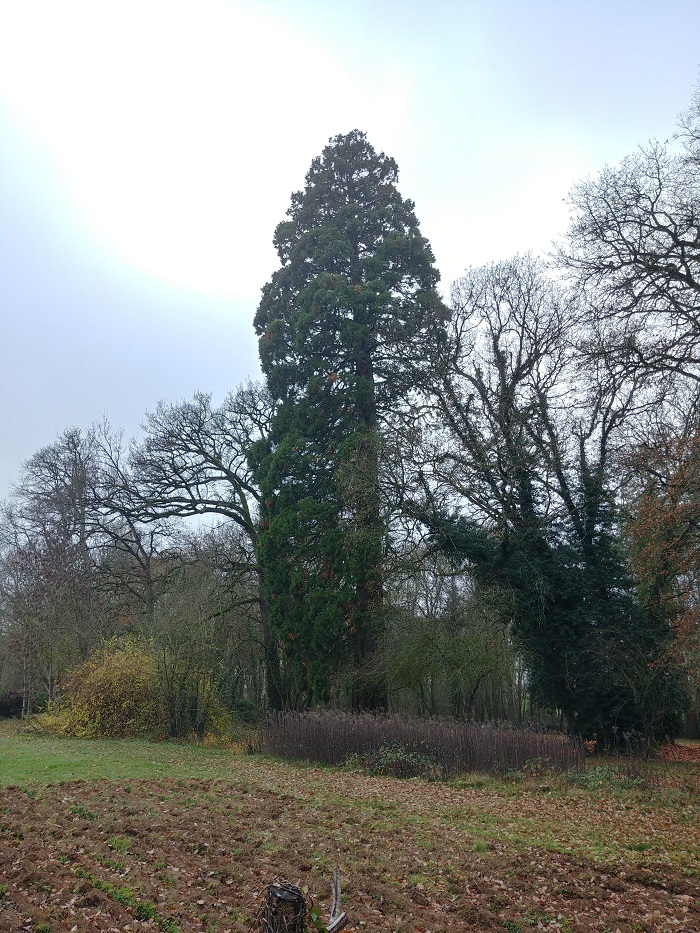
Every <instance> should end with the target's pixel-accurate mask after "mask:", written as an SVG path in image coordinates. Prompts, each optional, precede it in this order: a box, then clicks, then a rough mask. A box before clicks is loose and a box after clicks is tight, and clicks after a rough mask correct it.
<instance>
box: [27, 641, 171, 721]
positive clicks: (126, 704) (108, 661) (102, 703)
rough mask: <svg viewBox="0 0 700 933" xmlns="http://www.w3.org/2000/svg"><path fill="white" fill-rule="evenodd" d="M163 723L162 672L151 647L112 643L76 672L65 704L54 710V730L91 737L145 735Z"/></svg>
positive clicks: (51, 715) (138, 643) (67, 686)
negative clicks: (161, 702)
mask: <svg viewBox="0 0 700 933" xmlns="http://www.w3.org/2000/svg"><path fill="white" fill-rule="evenodd" d="M160 723H161V715H160V700H159V690H158V669H157V663H156V660H155V657H154V655H153V653H152V651H151V650H150V648H149V646H148V645H147V644H145V643H144V642H141V641H139V640H137V639H131V638H130V639H126V640H124V639H122V640H117V639H112V640H110V641H109V642H107V644H106V645H105V646H104V647H103V648H102V650H101V651H100V652H98V653H97V654H95V655H93V656H92V657H91V658H89V659H88V660H87V661H85V662H84V663H83V664H81V665H80V667H78V668H76V670H75V671H74V672H73V675H72V677H71V678H70V680H69V681H68V683H67V684H65V686H64V688H63V693H62V699H61V705H60V708H59V709H58V710H51V711H49V715H48V716H47V717H45V725H46V726H47V727H48V728H50V729H52V731H57V732H62V733H64V734H67V735H77V736H85V737H97V736H102V737H107V736H111V737H125V736H143V735H150V734H155V733H157V732H158V730H159V727H160Z"/></svg>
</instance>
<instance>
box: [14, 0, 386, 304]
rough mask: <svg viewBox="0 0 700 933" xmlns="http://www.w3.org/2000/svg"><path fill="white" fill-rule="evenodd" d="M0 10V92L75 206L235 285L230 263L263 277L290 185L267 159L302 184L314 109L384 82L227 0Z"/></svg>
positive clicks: (187, 273) (198, 279) (217, 289)
mask: <svg viewBox="0 0 700 933" xmlns="http://www.w3.org/2000/svg"><path fill="white" fill-rule="evenodd" d="M5 21H6V27H5V30H4V35H5V39H4V40H3V39H1V38H0V97H2V98H4V100H5V103H6V104H7V105H9V107H10V108H11V110H12V111H13V113H14V115H15V117H16V118H18V119H19V120H20V121H21V123H22V124H23V125H24V127H25V128H26V129H28V130H29V132H30V133H31V134H32V136H33V137H34V139H35V140H37V141H38V143H39V144H40V145H41V146H42V147H43V148H44V149H45V150H47V151H48V152H49V153H50V154H51V156H52V158H53V159H54V160H55V161H56V163H57V164H58V168H59V171H60V173H61V176H62V178H63V181H64V184H65V186H66V188H67V190H68V191H69V192H70V197H71V199H72V201H73V202H74V204H75V205H76V206H77V210H78V212H79V214H80V219H81V221H82V222H83V223H84V224H86V225H87V226H88V227H89V228H90V230H91V231H92V232H93V234H94V235H96V236H97V237H98V238H99V239H100V240H101V241H102V242H103V243H105V244H107V246H108V247H109V249H110V250H111V251H113V252H116V253H117V254H118V255H119V256H120V257H121V258H122V259H124V260H126V261H128V262H129V263H131V264H133V265H135V266H138V267H141V268H142V269H146V270H147V271H148V272H150V273H151V274H155V275H157V276H159V277H161V278H163V279H165V280H167V281H169V282H172V283H175V284H178V285H184V286H187V287H192V288H195V289H197V290H199V291H207V292H211V293H215V294H221V295H226V296H234V295H236V294H237V291H238V289H239V288H240V284H239V283H237V275H236V268H238V269H239V270H240V269H245V270H246V275H247V276H250V275H251V273H252V274H255V275H256V276H257V281H258V287H259V284H260V283H261V282H262V281H264V278H265V277H266V275H267V274H268V272H269V267H270V256H269V255H266V253H265V247H266V246H267V247H268V249H269V243H270V239H271V234H272V230H273V228H274V224H275V223H277V222H278V221H279V220H281V219H282V216H281V215H282V211H283V208H282V209H281V207H280V206H281V205H285V206H286V204H287V203H288V199H289V192H290V190H291V189H290V187H289V181H288V178H287V177H285V179H284V180H282V179H279V180H278V178H277V175H279V166H280V163H281V162H285V164H286V165H293V166H294V168H295V169H298V171H297V172H296V176H298V177H297V180H296V184H297V185H299V186H300V184H301V182H302V180H303V173H304V172H305V170H306V168H307V167H308V162H309V159H310V154H309V142H308V138H309V136H311V137H312V138H314V137H315V136H316V135H318V129H319V127H318V119H317V118H316V117H315V114H318V113H319V112H323V110H324V108H326V109H328V110H329V111H330V110H333V112H334V114H335V119H334V121H333V122H334V124H335V125H336V126H337V125H339V126H340V127H342V126H343V125H344V122H345V121H344V118H345V119H347V118H348V117H349V118H350V121H351V120H352V118H353V117H354V116H355V115H356V114H357V115H359V114H361V113H364V114H365V115H367V113H372V112H375V113H376V112H377V108H382V107H383V105H384V104H385V103H386V95H387V94H388V95H390V96H395V90H396V88H395V86H392V84H391V82H390V83H389V85H388V86H386V85H385V92H384V94H383V95H382V94H380V95H377V94H376V90H373V88H371V87H370V86H367V87H364V88H363V87H358V86H357V83H356V82H353V80H352V79H351V76H350V75H349V74H348V73H347V72H345V71H344V70H343V69H342V68H341V67H339V65H338V62H337V61H335V60H332V59H331V56H330V53H329V52H327V51H325V50H324V49H323V48H322V47H321V45H320V43H317V42H314V40H313V39H310V38H308V37H304V36H302V35H301V33H300V32H298V30H295V29H294V28H293V27H292V26H290V25H289V24H286V23H282V22H281V21H279V20H278V21H271V20H270V19H269V18H266V17H265V16H264V14H260V13H256V12H255V11H253V10H252V9H249V8H246V7H245V6H242V5H241V4H238V3H237V4H233V3H228V2H225V0H202V2H201V3H198V4H192V3H189V2H184V0H136V2H133V0H132V2H123V3H120V4H111V3H110V4H107V3H95V2H94V0H67V2H62V3H56V2H54V0H49V2H33V0H27V2H22V3H17V4H14V6H13V8H12V10H11V11H10V12H9V13H8V14H6V15H5ZM319 74H324V76H325V78H324V81H322V82H320V81H319V80H318V75H319ZM398 93H400V89H399V91H398ZM295 100H296V101H297V103H298V104H299V106H290V105H289V103H288V102H289V101H295ZM350 128H351V125H350V124H349V125H348V127H347V129H350ZM326 139H327V137H324V136H323V135H320V136H319V139H318V141H317V148H318V149H320V148H321V147H322V145H323V144H324V143H325V142H326ZM311 154H313V153H311ZM270 196H272V198H273V200H272V203H271V205H270V207H269V208H266V205H267V203H268V202H269V201H270ZM266 209H267V210H268V211H269V214H268V213H266ZM257 270H259V271H257Z"/></svg>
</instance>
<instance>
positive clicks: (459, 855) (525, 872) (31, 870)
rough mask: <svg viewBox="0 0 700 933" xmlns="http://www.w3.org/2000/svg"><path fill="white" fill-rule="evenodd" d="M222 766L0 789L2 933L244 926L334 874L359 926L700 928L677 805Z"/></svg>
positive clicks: (698, 849) (695, 839)
mask: <svg viewBox="0 0 700 933" xmlns="http://www.w3.org/2000/svg"><path fill="white" fill-rule="evenodd" d="M230 772H231V773H230V777H228V778H225V779H222V780H212V781H208V780H200V779H183V780H178V779H177V778H176V777H171V778H165V779H159V780H157V781H156V780H138V781H130V782H125V781H123V780H120V781H115V782H110V781H89V782H83V781H71V782H67V783H61V784H54V785H48V786H38V785H33V786H29V787H27V788H19V787H14V788H9V789H5V790H3V791H2V792H1V793H2V797H1V801H0V898H2V899H1V900H0V930H1V931H3V933H5V931H7V933H19V931H35V930H36V929H37V926H39V924H40V923H42V922H43V923H45V924H47V925H48V929H50V931H51V933H63V931H66V933H67V931H75V933H83V931H84V933H88V931H119V933H121V931H136V930H149V929H150V930H164V931H166V933H168V931H170V933H176V931H178V930H179V931H182V933H185V931H202V933H210V931H217V933H224V931H238V933H243V931H249V930H254V929H257V926H256V923H255V917H256V912H257V910H258V907H259V904H260V899H261V896H262V895H263V893H264V889H265V886H266V885H267V884H268V883H269V882H271V881H273V880H275V879H285V880H288V881H291V882H294V883H297V884H299V885H300V886H302V887H304V888H306V889H308V893H309V895H310V896H311V897H313V899H314V900H315V902H316V903H317V904H318V905H319V906H321V907H322V909H323V910H324V911H327V909H328V901H329V894H330V881H331V875H332V870H333V866H334V865H335V864H337V865H339V866H340V869H341V872H342V875H343V906H344V908H345V909H346V910H347V911H348V913H349V914H350V917H351V921H352V922H351V925H350V927H349V928H348V929H350V930H353V931H355V933H359V931H364V930H366V931H367V933H370V931H371V933H394V931H396V933H398V931H402V933H427V931H430V933H447V931H450V933H460V931H463V930H464V931H466V930H479V931H511V933H515V931H527V930H530V929H550V930H568V931H571V933H577V931H588V930H596V931H599V933H603V931H608V933H617V931H620V933H644V931H648V933H656V931H671V930H674V931H684V933H700V881H699V873H700V819H699V814H700V806H699V805H698V798H697V797H696V796H694V795H692V794H689V795H688V796H687V799H685V803H683V805H682V807H680V808H679V802H678V794H680V791H674V793H676V798H674V800H673V801H670V802H669V801H666V803H664V801H663V800H662V799H661V797H659V798H658V799H656V801H655V799H654V797H653V796H652V792H649V794H646V795H645V794H643V793H639V794H635V793H618V792H614V791H612V790H609V789H604V790H601V792H600V793H594V792H591V791H584V790H582V789H579V788H570V789H562V788H558V789H557V788H550V787H548V786H546V785H542V786H532V787H529V788H525V787H516V788H513V789H510V790H509V789H508V788H507V787H506V786H505V785H497V786H496V787H495V788H494V787H490V785H489V784H488V783H486V784H485V785H484V786H483V787H479V786H478V785H477V786H473V787H461V788H459V787H451V786H447V785H440V784H427V783H424V782H420V781H397V780H393V779H389V778H369V777H366V776H363V775H360V774H354V773H349V772H338V771H330V770H324V769H316V768H310V767H301V766H300V767H293V766H290V765H280V764H275V763H269V762H265V761H261V760H258V759H250V758H246V757H232V759H231V766H230ZM654 793H656V792H654ZM670 793H671V792H670V791H669V794H670ZM664 800H665V798H664ZM669 800H670V798H669ZM679 813H680V814H682V817H680V818H679V817H678V816H676V814H679ZM44 929H46V928H44Z"/></svg>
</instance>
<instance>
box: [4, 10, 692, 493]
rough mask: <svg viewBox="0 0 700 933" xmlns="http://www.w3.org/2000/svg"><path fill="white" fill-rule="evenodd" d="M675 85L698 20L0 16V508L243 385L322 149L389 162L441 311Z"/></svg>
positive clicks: (599, 13) (647, 123) (539, 239)
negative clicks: (110, 432) (119, 434)
mask: <svg viewBox="0 0 700 933" xmlns="http://www.w3.org/2000/svg"><path fill="white" fill-rule="evenodd" d="M699 76H700V0H666V2H665V3H664V4H660V3H658V0H653V2H652V0H587V2H585V3H582V2H581V0H527V2H524V0H461V2H460V0H430V2H428V0H422V2H418V0H352V2H349V0H334V2H331V0H257V2H254V3H253V2H250V3H246V2H239V0H133V2H132V0H118V2H116V0H115V2H113V0H60V2H57V0H44V2H39V0H0V499H1V498H3V497H4V496H6V495H7V493H8V491H9V488H10V484H11V483H12V482H14V481H16V480H17V479H18V478H19V474H20V470H21V464H22V462H23V461H24V460H26V459H27V458H28V457H30V456H31V455H32V454H33V453H34V452H35V451H36V450H38V449H39V448H40V447H42V446H43V445H45V444H47V443H50V442H51V441H53V440H54V439H55V437H56V435H57V434H59V433H60V432H61V431H62V430H64V429H65V428H67V427H83V428H86V427H88V426H89V425H90V424H91V423H92V422H94V421H97V420H100V419H101V418H102V417H103V416H105V415H106V416H107V417H108V419H109V420H110V421H111V423H112V425H113V426H114V427H116V428H123V429H124V431H125V433H126V435H127V436H130V435H133V434H135V433H137V432H138V429H139V426H140V424H141V422H142V421H143V417H144V413H145V412H146V411H147V410H152V409H153V408H154V407H155V405H156V404H157V402H158V401H159V400H160V399H166V400H168V401H173V402H175V401H179V400H180V399H183V398H188V397H190V396H191V395H192V394H193V393H194V392H195V391H197V390H199V389H201V390H205V391H211V392H212V393H213V394H214V398H215V400H216V401H217V402H218V401H220V400H221V399H222V398H223V396H224V395H225V393H226V392H227V391H228V390H229V389H231V388H233V387H234V386H236V385H237V384H238V383H239V382H241V381H242V380H244V379H245V378H247V377H248V376H252V377H256V376H257V374H258V364H257V352H256V345H255V338H254V334H253V330H252V319H253V315H254V313H255V309H256V306H257V303H258V298H259V293H260V288H261V287H262V285H263V284H264V283H265V281H266V280H267V279H268V278H269V276H270V274H271V273H272V271H273V270H274V269H275V267H276V256H275V253H274V251H273V249H272V245H271V240H272V235H273V232H274V228H275V226H276V225H277V223H279V221H280V220H282V219H283V218H284V215H285V211H286V210H287V207H288V205H289V197H290V194H291V192H292V191H293V190H298V189H300V188H301V187H303V183H304V176H305V173H306V171H307V170H308V167H309V164H310V162H311V160H312V158H313V157H314V156H316V155H318V154H319V153H320V152H321V150H322V148H323V146H324V145H325V144H326V143H327V141H328V139H329V138H330V137H331V136H335V135H337V134H338V133H347V132H349V131H350V130H351V129H353V128H359V129H361V130H364V131H365V132H367V133H368V136H369V139H370V142H371V143H372V144H373V145H374V146H375V148H376V149H378V150H383V151H385V152H386V153H387V154H389V155H392V156H393V157H394V158H395V159H396V160H397V162H398V164H399V169H400V179H399V187H400V189H401V192H402V194H403V195H404V196H406V197H409V198H411V199H412V200H414V201H415V203H416V213H417V216H418V218H419V220H420V222H421V227H422V230H423V233H424V234H425V235H426V236H427V237H428V239H429V240H430V241H431V243H432V246H433V250H434V252H435V255H436V259H437V265H438V267H439V269H440V270H441V273H442V281H443V287H444V291H445V293H446V294H447V292H448V290H449V285H450V283H451V282H452V281H453V280H454V279H455V278H456V277H457V276H459V275H460V274H461V272H462V270H463V269H465V268H466V267H467V266H469V265H479V264H482V263H485V262H489V261H492V260H498V259H502V258H506V257H508V256H510V255H512V254H513V253H515V252H518V251H520V252H522V251H526V250H531V251H534V252H538V251H546V250H547V249H548V248H549V247H550V244H551V241H552V240H553V239H554V238H555V237H557V236H558V235H560V234H562V233H563V232H564V231H565V230H566V226H567V207H566V203H565V199H566V196H567V193H568V191H569V190H570V188H571V186H572V185H573V184H574V183H575V182H577V181H579V180H581V179H582V178H584V177H586V176H588V175H592V174H595V173H597V172H598V171H599V170H600V169H602V168H603V166H604V165H605V164H606V163H609V164H612V163H615V162H617V161H619V160H620V159H621V158H622V157H624V155H625V154H627V153H629V152H632V151H633V150H634V149H635V148H636V147H637V145H638V144H640V143H643V142H644V141H646V140H648V139H649V138H651V137H656V138H667V137H668V136H669V135H670V134H671V133H672V132H673V130H674V125H675V120H676V117H677V115H678V114H679V113H680V112H681V111H683V110H684V109H685V108H686V107H687V106H688V104H689V102H690V99H691V96H692V94H693V91H694V89H695V87H696V86H697V84H698V78H699Z"/></svg>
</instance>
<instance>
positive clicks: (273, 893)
mask: <svg viewBox="0 0 700 933" xmlns="http://www.w3.org/2000/svg"><path fill="white" fill-rule="evenodd" d="M260 919H261V926H262V933H306V898H305V897H304V894H303V892H302V891H300V890H299V888H298V887H297V886H296V885H294V884H285V883H284V882H276V883H275V884H271V885H269V886H268V889H267V895H266V897H265V904H264V905H263V909H262V916H261V918H260Z"/></svg>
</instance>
